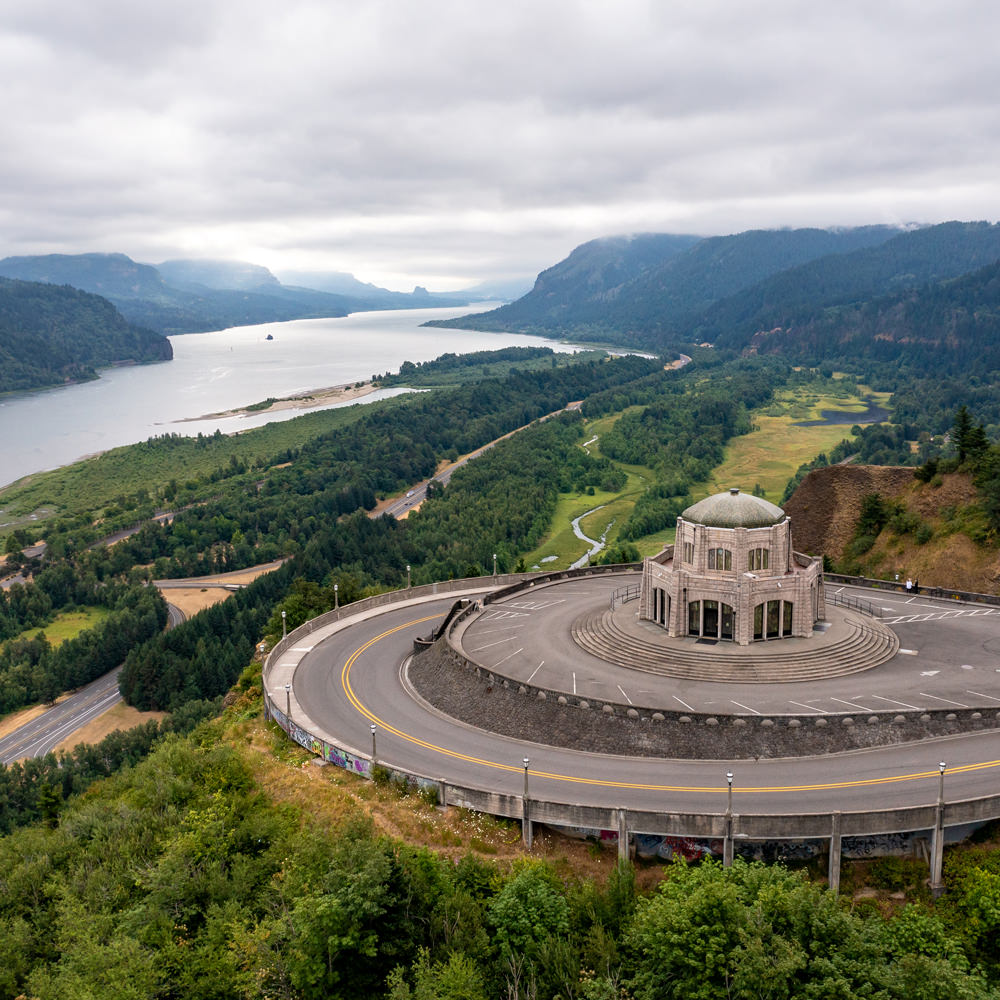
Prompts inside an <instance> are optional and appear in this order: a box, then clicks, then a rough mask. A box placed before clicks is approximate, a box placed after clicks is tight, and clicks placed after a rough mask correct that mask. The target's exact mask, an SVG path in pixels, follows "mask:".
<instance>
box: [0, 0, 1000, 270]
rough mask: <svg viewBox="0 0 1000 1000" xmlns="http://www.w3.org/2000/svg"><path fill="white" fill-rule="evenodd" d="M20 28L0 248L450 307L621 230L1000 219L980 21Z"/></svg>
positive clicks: (175, 7)
mask: <svg viewBox="0 0 1000 1000" xmlns="http://www.w3.org/2000/svg"><path fill="white" fill-rule="evenodd" d="M24 7H25V9H24V10H22V11H18V12H14V13H13V14H9V15H7V16H5V21H4V24H3V25H2V26H0V82H2V85H3V92H4V94H5V96H6V101H5V121H4V133H5V135H4V142H3V143H2V144H0V233H2V234H3V241H2V244H0V251H2V252H3V253H37V252H49V251H65V252H79V251H84V250H121V251H124V252H126V253H129V254H130V255H132V256H134V257H136V258H138V259H142V260H159V259H163V258H165V257H173V256H178V255H180V254H184V255H211V256H233V257H242V258H245V259H251V260H254V261H256V262H259V263H263V264H266V265H268V266H270V267H272V268H273V269H275V270H278V271H280V270H281V268H282V267H288V268H308V269H314V270H315V269H322V268H329V269H330V270H349V271H354V272H355V273H356V274H357V275H358V276H359V277H362V278H364V279H366V280H375V281H378V282H380V283H390V284H395V285H398V286H408V285H412V284H414V283H417V282H419V283H421V284H425V285H428V286H429V287H432V288H444V287H449V286H455V285H457V284H460V283H461V282H463V281H474V280H478V279H480V278H485V277H488V276H490V275H491V274H494V273H496V274H520V273H533V272H535V271H537V270H539V269H541V268H543V267H545V266H548V265H549V264H551V263H553V262H554V261H555V260H557V259H559V258H560V257H561V256H563V255H565V253H567V252H568V251H569V250H570V249H572V247H573V246H574V245H576V244H577V243H579V242H581V241H583V240H585V239H589V238H591V237H594V236H598V235H603V234H607V233H614V232H629V231H637V230H672V231H684V232H699V233H716V232H734V231H738V230H740V229H744V228H748V227H750V226H783V225H803V224H806V225H830V224H850V223H864V222H880V221H927V222H934V221H941V220H943V219H947V218H990V219H994V218H997V217H998V215H1000V187H998V185H1000V182H998V181H997V180H996V177H995V175H996V169H995V164H996V162H997V161H998V153H1000V121H998V106H997V101H996V98H995V95H996V94H997V93H998V92H1000V88H998V84H1000V79H998V76H1000V69H998V66H997V61H996V59H995V57H994V51H993V44H992V39H993V37H994V35H995V29H996V21H997V19H998V16H997V15H995V14H994V13H993V12H992V11H991V10H990V9H989V7H988V6H987V5H984V4H982V3H980V2H971V0H970V2H949V3H947V4H946V3H944V2H943V0H931V2H928V3H924V4H921V5H919V6H918V5H915V4H912V3H910V2H893V0H883V2H882V3H880V4H874V5H872V4H868V3H861V2H857V0H844V2H841V3H839V4H835V5H814V4H805V3H802V2H801V0H762V2H761V3H758V4H755V5H745V4H737V3H735V2H732V0H715V2H706V0H701V2H697V3H694V2H687V0H680V2H671V3H669V4H665V3H661V2H656V0H615V2H614V3H612V2H611V0H572V2H571V0H548V2H545V3H537V0H536V2H533V3H527V2H523V0H512V2H508V3H506V4H487V3H485V2H482V0H465V2H458V0H423V2H421V3H420V4H412V3H399V2H396V0H367V2H361V3H359V2H357V0H351V2H346V0H334V2H328V0H327V2H322V0H317V2H311V0H287V2H286V3H284V4H282V5H281V6H280V7H277V6H275V5H273V4H270V3H267V4H265V3H263V2H259V0H199V2H198V3H194V2H193V0H182V2H175V3H174V4H172V5H169V6H164V5H142V4H135V3H134V2H132V0H129V2H125V0H95V2H91V3H88V4H86V5H82V6H81V5H79V4H72V3H70V2H69V0H42V2H35V3H34V4H32V5H31V6H30V7H29V6H28V5H24Z"/></svg>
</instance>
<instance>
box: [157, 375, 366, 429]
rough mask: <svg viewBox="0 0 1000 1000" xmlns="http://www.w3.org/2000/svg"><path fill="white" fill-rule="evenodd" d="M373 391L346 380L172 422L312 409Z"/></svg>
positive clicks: (361, 384)
mask: <svg viewBox="0 0 1000 1000" xmlns="http://www.w3.org/2000/svg"><path fill="white" fill-rule="evenodd" d="M374 391H375V386H374V385H372V383H371V382H362V383H360V384H358V383H356V382H348V383H346V384H345V385H331V386H327V387H326V388H325V389H310V390H308V391H307V392H300V393H296V394H295V395H294V396H285V397H284V398H283V399H273V400H270V401H267V405H266V406H265V405H262V404H256V403H254V404H251V405H249V406H238V407H236V408H235V409H232V410H222V411H220V412H218V413H206V414H204V416H201V417H182V418H181V419H180V420H175V421H174V423H178V424H182V423H188V422H190V421H193V420H218V419H220V418H222V417H251V416H256V415H257V414H258V413H274V412H276V411H277V410H312V409H315V408H316V407H317V406H330V405H331V404H332V403H348V402H350V401H351V400H354V399H360V398H361V397H362V396H367V395H368V394H369V393H371V392H374Z"/></svg>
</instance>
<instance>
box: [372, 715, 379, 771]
mask: <svg viewBox="0 0 1000 1000" xmlns="http://www.w3.org/2000/svg"><path fill="white" fill-rule="evenodd" d="M377 728H378V727H377V726H376V725H375V723H374V722H373V723H372V726H371V729H372V767H374V766H375V730H376V729H377Z"/></svg>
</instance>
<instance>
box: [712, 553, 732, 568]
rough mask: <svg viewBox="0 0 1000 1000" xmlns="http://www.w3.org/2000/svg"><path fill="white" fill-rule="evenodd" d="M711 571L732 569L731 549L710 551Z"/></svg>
mask: <svg viewBox="0 0 1000 1000" xmlns="http://www.w3.org/2000/svg"><path fill="white" fill-rule="evenodd" d="M708 568H709V569H732V568H733V554H732V552H730V551H729V549H709V550H708Z"/></svg>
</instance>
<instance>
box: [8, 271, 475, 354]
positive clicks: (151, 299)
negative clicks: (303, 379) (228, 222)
mask: <svg viewBox="0 0 1000 1000" xmlns="http://www.w3.org/2000/svg"><path fill="white" fill-rule="evenodd" d="M0 275H2V276H5V277H9V278H18V279H21V280H24V281H43V282H50V283H52V284H58V285H71V286H72V287H74V288H79V289H82V290H83V291H88V292H94V293H96V294H99V295H103V296H105V297H106V298H108V299H110V300H111V301H112V302H113V303H114V304H115V305H116V306H117V307H118V309H119V310H120V311H121V313H122V315H123V316H125V317H126V318H127V319H129V320H131V321H133V322H135V323H139V324H141V325H143V326H147V327H149V328H150V329H153V330H156V331H157V332H159V333H162V334H164V335H170V334H177V333H195V332H200V331H204V330H220V329H224V328H226V327H230V326H243V325H248V324H254V323H276V322H282V321H285V320H292V319H308V318H319V317H329V316H346V315H347V314H348V313H351V312H363V311H367V310H371V309H413V308H424V307H427V306H432V305H463V304H465V303H467V302H468V301H470V300H469V299H464V300H463V299H442V298H438V297H434V296H431V295H429V294H428V293H427V292H425V291H424V290H423V289H416V290H414V292H413V293H411V294H409V295H406V294H403V293H400V292H388V291H385V290H384V289H374V291H373V292H372V293H371V294H368V295H365V296H354V295H341V294H331V293H330V292H326V291H322V290H316V289H313V288H298V287H292V286H287V285H283V284H282V283H281V282H280V281H278V279H277V278H276V277H275V276H274V275H273V274H272V273H271V272H270V271H269V270H268V269H267V268H264V267H259V266H257V265H254V264H247V263H244V262H242V261H218V260H172V261H166V262H165V263H163V264H161V265H159V267H153V266H152V265H150V264H139V263H137V262H136V261H134V260H132V259H131V258H129V257H126V256H125V255H124V254H98V253H89V254H47V255H43V256H35V257H7V258H6V259H4V260H0ZM357 284H360V282H358V283H357ZM362 287H364V286H362ZM372 287H373V288H374V286H372Z"/></svg>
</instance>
